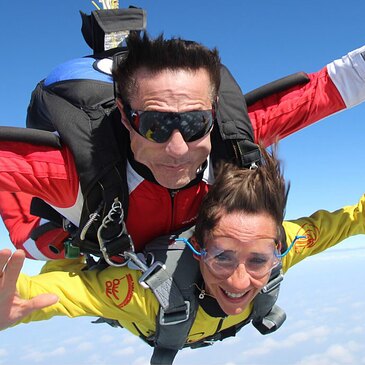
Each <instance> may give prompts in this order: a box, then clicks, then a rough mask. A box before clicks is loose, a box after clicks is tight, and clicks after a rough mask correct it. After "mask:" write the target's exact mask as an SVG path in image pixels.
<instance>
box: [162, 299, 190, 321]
mask: <svg viewBox="0 0 365 365" xmlns="http://www.w3.org/2000/svg"><path fill="white" fill-rule="evenodd" d="M184 303H185V305H186V308H185V311H180V312H173V313H167V316H168V315H169V314H171V315H176V314H178V313H181V314H183V315H184V318H182V319H177V320H175V321H171V322H167V321H166V319H165V314H166V313H165V311H164V310H163V309H162V307H160V316H159V317H160V318H159V321H160V325H162V326H172V325H174V324H179V323H182V322H185V321H187V320H188V318H189V313H190V302H189V301H188V300H185V301H184Z"/></svg>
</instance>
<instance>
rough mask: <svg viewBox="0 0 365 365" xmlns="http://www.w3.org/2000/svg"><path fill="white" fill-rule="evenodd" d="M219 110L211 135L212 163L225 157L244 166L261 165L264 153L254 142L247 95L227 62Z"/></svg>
mask: <svg viewBox="0 0 365 365" xmlns="http://www.w3.org/2000/svg"><path fill="white" fill-rule="evenodd" d="M216 112H217V119H216V125H215V128H213V131H212V135H211V138H212V153H211V155H212V159H213V163H214V164H215V163H216V162H218V161H219V160H222V159H223V160H226V161H231V162H234V163H235V164H237V165H238V166H242V167H249V166H250V165H251V164H252V163H256V164H259V162H260V160H261V155H260V151H259V148H258V146H257V145H256V144H255V143H254V135H253V129H252V125H251V121H250V119H249V117H248V113H247V107H246V101H245V97H244V96H243V94H242V91H241V88H240V87H239V85H238V84H237V82H236V81H235V79H234V78H233V76H232V75H231V73H230V72H229V70H228V69H227V68H226V67H225V66H224V65H221V84H220V88H219V91H218V101H217V111H216Z"/></svg>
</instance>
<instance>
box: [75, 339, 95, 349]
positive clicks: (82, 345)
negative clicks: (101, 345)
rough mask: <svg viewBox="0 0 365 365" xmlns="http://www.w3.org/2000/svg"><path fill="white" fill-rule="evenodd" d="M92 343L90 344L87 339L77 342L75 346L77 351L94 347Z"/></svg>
mask: <svg viewBox="0 0 365 365" xmlns="http://www.w3.org/2000/svg"><path fill="white" fill-rule="evenodd" d="M94 346H95V345H94V344H92V343H91V342H88V341H84V342H81V343H79V344H78V345H77V346H76V347H75V348H76V349H77V350H79V351H89V350H92V349H94Z"/></svg>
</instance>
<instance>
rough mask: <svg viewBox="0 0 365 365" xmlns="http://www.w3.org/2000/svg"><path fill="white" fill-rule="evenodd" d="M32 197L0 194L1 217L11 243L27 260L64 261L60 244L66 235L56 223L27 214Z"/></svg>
mask: <svg viewBox="0 0 365 365" xmlns="http://www.w3.org/2000/svg"><path fill="white" fill-rule="evenodd" d="M32 198H33V197H32V196H30V195H28V194H24V193H20V192H19V193H8V192H7V191H0V215H1V218H2V220H3V222H4V224H5V226H6V228H7V230H8V231H9V236H10V240H11V242H12V243H13V244H14V246H15V248H17V249H20V250H24V251H25V254H26V257H27V258H30V259H35V260H54V259H63V258H64V247H63V242H64V240H65V239H66V237H68V236H69V234H68V232H65V231H64V229H63V228H62V226H61V225H59V224H56V223H55V224H53V223H51V222H49V221H46V220H45V219H41V218H40V217H37V216H34V215H32V214H31V213H30V211H29V209H30V205H31V201H32ZM57 223H58V222H57ZM57 250H58V251H57Z"/></svg>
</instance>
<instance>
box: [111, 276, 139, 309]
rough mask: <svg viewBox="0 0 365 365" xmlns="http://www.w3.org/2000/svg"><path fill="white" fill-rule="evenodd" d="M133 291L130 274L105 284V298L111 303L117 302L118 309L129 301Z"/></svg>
mask: <svg viewBox="0 0 365 365" xmlns="http://www.w3.org/2000/svg"><path fill="white" fill-rule="evenodd" d="M133 291H134V282H133V278H132V275H131V274H127V275H124V276H122V277H121V278H120V279H117V278H116V279H113V280H108V281H106V282H105V294H106V296H107V297H108V298H110V299H112V300H113V301H117V306H118V307H119V308H123V307H125V306H126V305H127V304H128V303H129V302H130V301H131V299H132V295H133Z"/></svg>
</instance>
